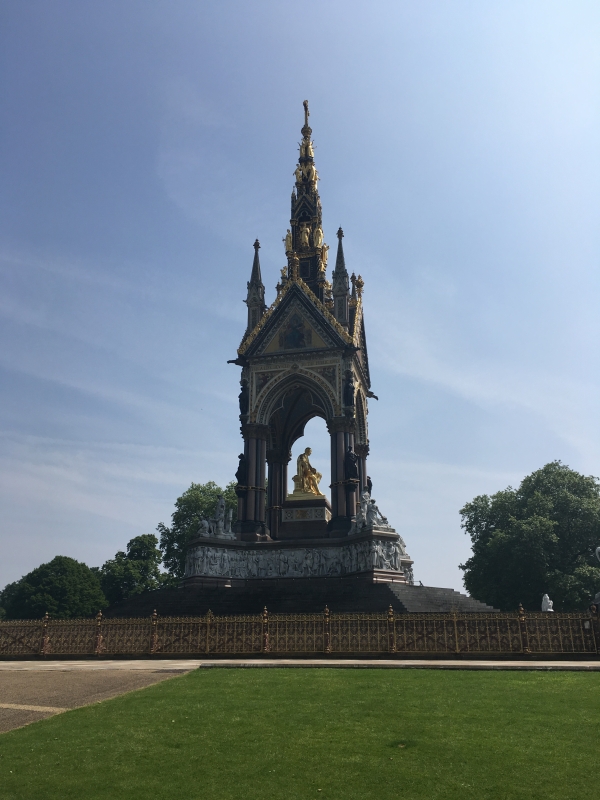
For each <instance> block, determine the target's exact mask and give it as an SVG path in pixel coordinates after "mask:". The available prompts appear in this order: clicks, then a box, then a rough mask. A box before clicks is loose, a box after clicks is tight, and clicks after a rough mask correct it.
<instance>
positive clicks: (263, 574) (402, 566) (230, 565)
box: [184, 525, 413, 586]
mask: <svg viewBox="0 0 600 800" xmlns="http://www.w3.org/2000/svg"><path fill="white" fill-rule="evenodd" d="M305 527H306V528H309V527H310V526H309V525H305ZM412 564H413V561H412V559H411V558H410V556H409V555H408V554H407V552H406V546H405V544H404V541H403V539H402V537H401V536H399V535H398V534H397V533H396V531H395V530H394V529H393V528H391V527H390V526H389V525H388V526H386V527H375V526H371V527H370V528H369V529H365V530H362V531H361V532H359V533H357V534H354V535H352V536H344V537H342V538H319V539H317V538H310V531H309V534H307V535H306V536H299V537H298V538H295V539H287V540H275V541H263V542H247V541H239V540H233V541H231V540H230V541H227V540H225V539H219V538H216V537H207V536H198V537H196V538H195V539H193V540H192V541H191V542H190V544H189V546H188V552H187V557H186V565H185V576H184V581H185V582H186V583H201V584H203V585H204V584H209V583H215V584H218V585H227V586H234V585H238V586H243V585H248V586H249V585H250V583H251V582H253V581H256V580H264V579H282V578H283V579H287V580H294V579H297V578H313V579H316V578H325V577H343V576H350V575H354V576H358V575H362V576H365V577H369V578H370V579H371V580H373V581H375V582H377V581H393V582H399V583H411V582H412Z"/></svg>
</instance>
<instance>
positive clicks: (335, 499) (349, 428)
mask: <svg viewBox="0 0 600 800" xmlns="http://www.w3.org/2000/svg"><path fill="white" fill-rule="evenodd" d="M327 427H328V429H329V433H330V435H331V513H332V518H331V521H330V523H329V525H328V527H329V530H330V532H331V535H334V536H335V535H340V536H343V535H344V534H345V533H347V532H348V530H349V529H350V525H351V521H350V517H351V516H353V514H354V513H355V503H354V505H353V498H354V496H355V494H356V492H355V487H354V485H352V487H349V484H348V482H347V481H346V474H345V466H344V464H345V456H346V450H347V449H348V444H350V443H353V442H354V429H355V421H354V419H353V418H349V417H335V418H334V419H332V420H329V422H328V423H327ZM349 489H350V491H349Z"/></svg>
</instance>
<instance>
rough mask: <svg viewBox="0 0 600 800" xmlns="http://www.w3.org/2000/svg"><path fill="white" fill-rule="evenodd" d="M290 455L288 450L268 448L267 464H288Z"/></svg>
mask: <svg viewBox="0 0 600 800" xmlns="http://www.w3.org/2000/svg"><path fill="white" fill-rule="evenodd" d="M291 460H292V454H291V453H290V451H289V450H285V449H283V450H281V449H278V448H270V449H268V450H267V464H289V463H290V461H291Z"/></svg>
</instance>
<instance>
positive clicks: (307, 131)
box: [302, 100, 312, 139]
mask: <svg viewBox="0 0 600 800" xmlns="http://www.w3.org/2000/svg"><path fill="white" fill-rule="evenodd" d="M302 105H303V106H304V126H303V128H302V136H304V138H305V139H310V135H311V133H312V129H311V128H310V126H309V124H308V118H309V117H310V112H309V110H308V100H304V102H303V103H302Z"/></svg>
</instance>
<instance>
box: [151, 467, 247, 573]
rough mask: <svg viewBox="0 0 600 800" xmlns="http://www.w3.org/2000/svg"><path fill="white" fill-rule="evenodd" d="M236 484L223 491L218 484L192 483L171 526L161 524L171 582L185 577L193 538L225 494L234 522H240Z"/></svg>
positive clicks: (165, 563) (227, 507)
mask: <svg viewBox="0 0 600 800" xmlns="http://www.w3.org/2000/svg"><path fill="white" fill-rule="evenodd" d="M235 486H236V482H235V481H231V483H228V484H227V486H226V487H225V489H221V487H220V486H217V484H216V483H214V481H209V482H208V483H192V485H191V486H190V488H189V489H187V490H186V491H185V492H184V493H183V494H182V495H181V497H178V498H177V500H176V501H175V511H174V512H173V515H172V517H171V527H170V528H168V527H167V526H166V525H165V524H164V523H163V522H159V524H158V527H157V529H156V530H157V531H158V533H159V534H160V549H161V550H162V553H163V563H164V565H165V567H166V569H167V571H168V573H169V575H170V576H171V582H176V581H177V580H178V579H179V578H182V577H183V573H184V569H185V552H186V548H187V545H188V542H189V541H190V539H191V538H192V537H193V536H195V535H196V533H197V532H198V526H199V525H200V520H201V519H203V518H204V519H209V518H210V517H212V516H213V514H214V512H215V508H216V505H217V500H218V498H219V495H221V494H222V495H223V497H224V499H225V505H226V509H227V511H228V510H229V509H230V508H231V509H233V521H234V522H235V520H236V519H237V496H236V494H235Z"/></svg>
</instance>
